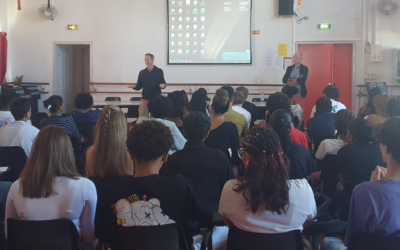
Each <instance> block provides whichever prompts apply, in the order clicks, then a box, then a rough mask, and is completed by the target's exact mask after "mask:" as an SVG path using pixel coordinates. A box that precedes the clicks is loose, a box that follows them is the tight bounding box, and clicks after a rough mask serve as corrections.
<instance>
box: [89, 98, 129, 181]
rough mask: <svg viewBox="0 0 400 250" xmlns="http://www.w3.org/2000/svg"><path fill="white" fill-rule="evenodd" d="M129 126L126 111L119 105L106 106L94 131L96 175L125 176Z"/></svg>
mask: <svg viewBox="0 0 400 250" xmlns="http://www.w3.org/2000/svg"><path fill="white" fill-rule="evenodd" d="M127 137H128V128H127V123H126V118H125V115H124V113H122V111H121V109H120V108H119V107H118V106H114V105H108V106H105V107H104V108H103V109H102V110H101V113H100V116H99V120H98V121H97V123H96V126H95V131H94V144H93V147H94V154H93V157H94V159H93V160H94V175H95V176H96V177H105V176H107V177H118V176H125V175H126V173H125V171H124V163H125V161H126V156H127V155H126V147H125V145H124V143H125V141H126V139H127Z"/></svg>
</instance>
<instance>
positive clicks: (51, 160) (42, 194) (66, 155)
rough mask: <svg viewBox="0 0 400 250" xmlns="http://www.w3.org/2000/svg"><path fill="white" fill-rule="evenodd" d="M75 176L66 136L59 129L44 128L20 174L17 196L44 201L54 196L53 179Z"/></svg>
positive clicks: (70, 148) (69, 145)
mask: <svg viewBox="0 0 400 250" xmlns="http://www.w3.org/2000/svg"><path fill="white" fill-rule="evenodd" d="M77 176H78V172H77V169H76V165H75V158H74V154H73V149H72V143H71V140H70V138H69V136H68V135H67V134H66V132H64V130H63V129H62V128H60V127H57V126H46V127H44V128H43V129H42V130H41V131H40V132H39V134H38V135H37V137H36V140H35V142H34V143H33V146H32V150H31V155H30V157H29V159H28V162H27V163H26V165H25V167H24V169H23V170H22V172H21V176H20V185H21V189H20V192H21V194H22V196H23V197H26V198H38V199H39V198H46V197H49V196H50V195H52V194H55V193H54V190H53V184H54V181H55V178H56V177H67V178H75V177H77Z"/></svg>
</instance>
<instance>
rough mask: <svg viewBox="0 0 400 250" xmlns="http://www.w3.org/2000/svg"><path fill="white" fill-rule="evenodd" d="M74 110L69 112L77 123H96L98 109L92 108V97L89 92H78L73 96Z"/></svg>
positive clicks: (98, 114) (98, 113)
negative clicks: (75, 109)
mask: <svg viewBox="0 0 400 250" xmlns="http://www.w3.org/2000/svg"><path fill="white" fill-rule="evenodd" d="M75 107H76V108H77V109H78V111H76V112H72V113H71V117H72V119H74V122H75V123H76V124H78V123H96V122H97V120H99V116H100V110H99V109H95V110H93V97H92V96H91V95H90V93H79V94H78V95H77V96H76V97H75Z"/></svg>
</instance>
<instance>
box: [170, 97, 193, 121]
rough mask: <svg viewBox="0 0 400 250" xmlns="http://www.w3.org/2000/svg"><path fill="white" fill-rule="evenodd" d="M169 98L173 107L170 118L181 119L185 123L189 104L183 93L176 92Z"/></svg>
mask: <svg viewBox="0 0 400 250" xmlns="http://www.w3.org/2000/svg"><path fill="white" fill-rule="evenodd" d="M185 94H186V92H185ZM168 98H169V99H170V100H171V101H172V106H173V108H172V114H171V115H170V117H179V118H181V120H182V121H183V114H184V110H185V109H187V108H188V107H187V105H188V104H187V99H186V100H185V98H184V95H183V93H182V91H174V92H172V93H169V94H168Z"/></svg>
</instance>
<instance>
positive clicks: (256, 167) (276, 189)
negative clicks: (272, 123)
mask: <svg viewBox="0 0 400 250" xmlns="http://www.w3.org/2000/svg"><path fill="white" fill-rule="evenodd" d="M242 144H243V151H244V153H247V154H249V155H250V156H251V157H252V158H253V160H254V163H253V164H252V165H250V166H249V167H248V169H247V170H246V173H245V175H244V176H243V177H241V178H240V179H239V180H238V184H236V185H235V187H234V189H233V190H234V191H236V192H241V193H242V194H243V197H244V198H245V200H246V202H247V204H249V205H250V210H251V211H252V212H253V214H255V213H256V212H257V210H258V208H259V206H260V205H261V204H262V203H265V209H266V210H267V211H270V212H272V213H277V214H279V215H280V214H282V213H286V212H287V209H288V204H289V188H290V187H289V184H288V180H289V160H288V158H287V157H286V156H285V154H284V153H283V151H282V148H281V145H280V143H279V138H278V136H277V134H276V133H275V132H274V131H272V130H270V129H267V128H255V129H252V130H250V132H249V133H248V134H247V135H246V136H245V137H244V138H243V141H242Z"/></svg>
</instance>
